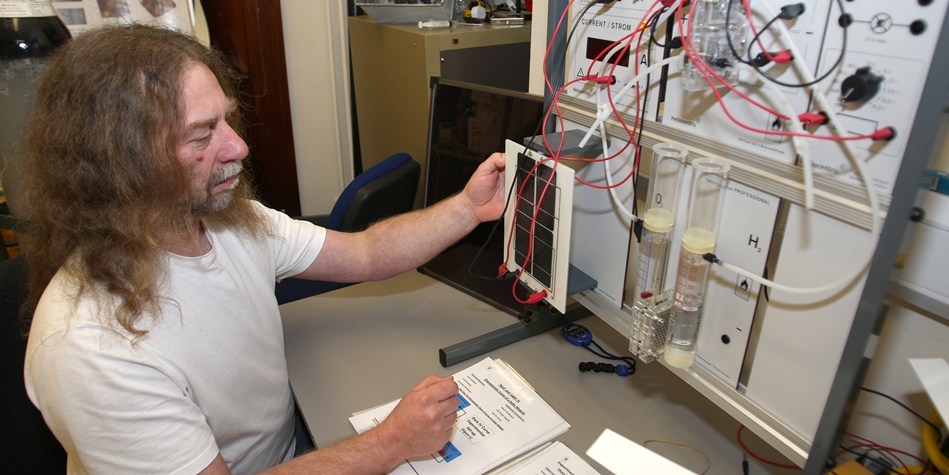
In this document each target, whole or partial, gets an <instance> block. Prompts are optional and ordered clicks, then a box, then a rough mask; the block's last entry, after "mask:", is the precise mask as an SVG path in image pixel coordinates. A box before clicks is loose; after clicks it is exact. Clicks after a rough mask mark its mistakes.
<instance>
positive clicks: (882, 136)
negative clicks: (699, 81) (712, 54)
mask: <svg viewBox="0 0 949 475" xmlns="http://www.w3.org/2000/svg"><path fill="white" fill-rule="evenodd" d="M697 5H698V3H697V2H695V3H693V4H692V7H691V9H690V11H689V18H690V20H689V23H688V29H686V28H685V26H684V24H683V20H682V15H681V12H682V9H681V8H680V9H679V12H680V15H678V23H679V30H680V31H687V32H688V33H687V34H686V35H684V38H683V41H682V43H683V47H684V48H685V52H686V55H687V56H688V57H689V60H690V61H692V62H693V63H694V64H695V65H696V69H697V70H698V71H699V73H701V74H702V76H703V77H704V78H705V80H706V82H707V83H708V85H709V88H710V89H711V91H712V94H713V95H715V98H716V100H717V102H718V105H719V107H721V108H722V111H723V112H725V115H726V116H727V117H728V118H729V120H731V121H732V122H733V123H735V125H737V126H739V127H741V128H743V129H746V130H749V131H752V132H756V133H761V134H768V135H779V136H794V137H808V138H813V139H819V140H832V141H838V142H839V141H845V140H865V139H873V140H887V139H890V138H892V136H893V130H892V128H890V127H884V128H882V129H880V130H877V131H875V132H873V133H871V134H867V135H853V136H847V137H838V136H834V135H817V134H808V133H799V132H787V131H773V130H765V129H760V128H757V127H752V126H750V125H747V124H745V123H744V122H742V121H740V120H738V119H737V118H736V117H735V116H733V115H732V114H731V111H729V109H728V107H727V106H726V105H725V102H724V100H723V99H722V95H721V93H719V92H718V88H717V87H716V86H715V83H714V82H713V81H712V79H711V78H710V77H709V75H710V74H711V75H712V76H715V77H716V78H717V79H718V80H719V81H720V82H721V83H722V84H723V85H725V86H726V87H728V88H729V89H730V90H731V91H733V92H735V93H736V94H738V95H739V96H741V97H742V98H743V99H746V100H748V101H749V102H752V103H753V104H757V102H756V101H754V100H753V99H751V98H749V97H748V96H747V95H745V94H743V93H741V92H740V91H738V90H737V89H736V88H735V87H734V86H732V85H731V84H730V83H728V81H725V80H724V79H723V78H721V76H718V74H716V73H715V71H713V70H712V69H711V66H709V65H708V63H707V62H706V61H705V59H704V58H702V57H701V55H699V54H698V51H696V50H695V45H694V44H693V43H692V20H691V18H693V15H694V13H695V8H696V6H697ZM761 107H764V106H761ZM765 110H768V111H769V112H771V113H774V114H776V115H779V116H781V117H785V118H786V117H787V116H786V115H781V114H778V113H776V112H775V111H770V109H767V108H765Z"/></svg>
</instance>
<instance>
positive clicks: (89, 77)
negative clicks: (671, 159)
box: [23, 25, 504, 474]
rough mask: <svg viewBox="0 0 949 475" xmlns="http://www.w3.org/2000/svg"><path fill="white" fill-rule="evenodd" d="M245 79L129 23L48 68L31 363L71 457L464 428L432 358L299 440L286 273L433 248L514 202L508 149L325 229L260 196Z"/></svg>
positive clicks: (261, 466) (176, 457) (372, 461)
mask: <svg viewBox="0 0 949 475" xmlns="http://www.w3.org/2000/svg"><path fill="white" fill-rule="evenodd" d="M234 84H235V80H234V77H233V75H232V73H231V71H230V70H229V69H228V67H227V66H226V65H225V63H224V62H223V61H222V59H221V57H220V56H219V55H218V54H216V53H214V52H213V51H210V50H208V49H207V48H205V47H204V46H202V45H201V44H199V43H198V42H196V41H195V40H194V39H193V38H191V37H188V36H185V35H182V34H179V33H176V32H173V31H170V30H167V29H162V28H154V27H147V26H142V25H126V26H110V27H104V28H100V29H96V30H91V31H89V32H86V33H84V34H82V35H79V36H78V37H77V38H75V39H73V40H72V41H71V42H69V43H68V44H66V45H65V46H64V47H63V48H62V49H61V50H60V51H59V52H58V53H57V57H56V59H55V60H54V62H53V63H52V64H51V65H50V67H49V69H48V71H47V72H46V74H45V75H44V77H43V79H42V80H41V83H40V84H39V86H38V90H37V103H36V107H35V112H34V116H33V117H32V119H31V121H30V123H29V124H28V125H27V127H26V129H25V132H24V137H23V154H24V159H25V165H24V170H25V181H26V183H25V184H24V188H25V190H26V192H25V194H24V201H25V203H26V205H27V206H26V210H27V218H28V221H29V226H28V230H27V234H26V236H25V237H26V239H25V242H24V245H25V255H26V258H27V264H28V268H29V272H30V276H29V279H30V292H31V295H30V301H29V303H28V309H32V310H34V316H33V321H32V326H31V329H30V336H29V343H28V348H27V357H26V367H25V378H26V385H27V392H28V394H29V396H30V398H31V400H32V401H33V402H34V404H36V406H37V407H38V408H39V409H40V410H41V411H42V413H43V417H44V418H45V420H46V422H47V424H48V425H49V426H50V428H51V429H52V431H53V433H54V434H55V435H56V437H57V438H58V439H59V441H60V442H61V443H62V444H63V446H64V447H65V449H66V451H67V453H68V454H69V458H68V465H69V467H68V469H69V472H70V473H110V474H111V473H129V472H134V473H229V472H235V473H251V472H257V471H261V470H267V469H274V470H282V471H286V472H293V471H301V472H310V473H381V472H384V471H387V470H390V469H392V468H393V467H394V466H396V465H397V464H398V463H399V462H400V461H401V460H403V459H405V458H407V457H413V456H419V455H424V454H427V453H431V452H433V451H435V450H437V449H439V448H441V447H442V445H443V444H444V443H445V442H446V441H447V440H448V437H449V435H450V432H451V429H452V426H453V423H454V413H455V408H456V407H457V398H456V397H455V395H456V394H457V391H458V387H457V385H456V384H455V383H454V381H452V380H451V378H441V377H437V376H428V377H427V378H425V380H423V381H422V382H421V383H419V384H418V385H417V386H416V387H415V388H413V389H412V390H411V391H410V392H409V393H408V394H407V395H406V396H405V397H403V398H402V401H401V403H400V404H399V405H398V407H397V408H396V409H395V410H394V411H393V412H392V414H391V415H390V416H389V418H387V419H386V420H385V421H384V422H383V423H382V424H381V425H379V426H378V427H377V428H375V429H373V430H370V431H368V432H366V433H365V434H362V435H359V436H355V437H353V438H350V439H347V440H345V441H342V442H339V443H337V444H334V445H332V446H330V447H323V448H320V449H319V450H315V451H312V452H308V453H306V454H303V455H301V456H298V457H296V458H293V457H294V452H295V450H296V447H295V441H294V429H295V427H294V403H293V399H292V394H291V392H290V387H289V382H288V378H287V367H286V361H285V359H284V348H283V333H282V327H281V322H280V314H279V311H278V308H277V304H276V299H275V297H274V294H273V291H274V282H275V280H277V279H282V278H286V277H291V276H296V277H301V278H309V279H318V280H333V281H339V282H358V281H364V280H377V279H383V278H386V277H389V276H392V275H395V274H397V273H400V272H404V271H406V270H409V269H412V268H414V267H417V266H418V265H421V264H422V263H424V262H425V261H427V260H428V259H430V258H432V257H433V256H434V255H435V254H437V253H438V252H440V251H441V250H442V249H444V248H445V247H447V246H448V245H450V244H451V243H452V242H454V241H456V240H457V239H459V238H461V237H462V236H464V235H465V234H467V233H468V232H469V231H470V230H471V229H473V228H474V227H475V226H476V225H477V224H478V223H479V222H483V221H488V220H494V219H497V218H498V217H500V215H501V212H502V210H503V205H504V191H503V167H504V157H503V156H502V155H501V154H494V155H492V156H491V157H489V158H488V159H487V160H485V162H484V163H483V164H482V165H481V166H480V167H479V168H478V170H477V171H476V172H475V174H474V176H472V178H471V179H470V181H469V182H468V185H467V186H466V188H465V190H464V191H462V192H461V193H459V194H458V195H455V196H453V197H451V198H448V199H446V200H444V201H442V202H441V203H439V204H437V205H435V206H433V207H429V208H426V209H425V210H420V211H414V212H411V213H407V214H404V215H401V216H397V217H394V218H390V219H388V220H384V221H382V222H379V223H376V224H375V225H373V226H371V227H370V228H369V229H367V230H366V231H362V232H358V233H339V232H334V231H330V230H326V229H323V228H320V227H317V226H315V225H312V224H310V223H306V222H303V221H297V220H293V219H291V218H289V217H287V216H286V215H284V214H282V213H279V212H277V211H274V210H271V209H269V208H266V207H265V206H263V205H262V204H260V203H259V202H257V201H255V200H254V197H253V194H252V192H251V190H250V186H249V181H248V180H247V179H246V177H245V174H244V168H243V166H242V164H243V160H244V158H245V157H246V156H247V154H248V148H247V145H246V144H245V143H244V141H243V140H242V138H241V136H240V134H239V130H240V117H239V110H238V109H237V107H236V101H235V94H236V91H235V86H234Z"/></svg>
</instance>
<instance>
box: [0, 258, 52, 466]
mask: <svg viewBox="0 0 949 475" xmlns="http://www.w3.org/2000/svg"><path fill="white" fill-rule="evenodd" d="M26 297H27V290H26V269H25V266H24V263H23V257H22V256H18V257H13V258H10V259H7V260H5V261H2V262H0V318H2V321H0V328H2V331H0V379H2V381H3V382H2V383H0V407H2V409H0V420H2V421H3V423H2V424H0V447H3V451H4V453H6V454H10V455H9V456H8V457H5V458H4V462H3V466H4V471H5V472H6V473H38V474H46V473H56V474H62V473H65V472H66V451H65V450H63V447H62V446H61V445H59V441H57V440H56V437H54V436H53V433H52V432H50V430H49V428H48V427H46V422H45V421H43V415H42V414H40V411H39V410H37V409H36V407H34V406H33V403H32V402H30V399H29V398H28V397H27V395H26V387H25V386H24V384H23V361H24V357H25V356H26V340H25V339H24V338H23V334H24V330H25V328H24V327H23V326H22V325H21V324H20V320H19V315H20V307H21V306H22V305H23V303H24V302H25V301H26Z"/></svg>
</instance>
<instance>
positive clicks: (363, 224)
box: [326, 153, 422, 232]
mask: <svg viewBox="0 0 949 475" xmlns="http://www.w3.org/2000/svg"><path fill="white" fill-rule="evenodd" d="M421 169H422V167H421V165H419V164H418V162H416V161H415V160H413V159H412V157H411V156H409V154H407V153H396V154H394V155H392V156H390V157H389V158H386V159H385V160H383V161H381V162H379V163H377V164H375V165H373V166H371V167H369V168H368V169H366V170H365V171H363V172H362V173H360V174H359V175H358V176H357V177H356V178H355V179H353V181H352V182H351V183H350V184H349V185H347V186H346V189H344V190H343V193H342V194H340V195H339V199H337V200H336V204H335V205H334V206H333V210H332V211H331V212H330V216H329V220H328V221H327V223H326V227H327V228H329V229H335V230H337V231H346V232H352V231H361V230H363V229H365V228H367V227H369V226H370V225H371V224H372V223H374V222H376V221H379V220H381V219H384V218H387V217H389V216H394V215H397V214H400V213H404V212H407V211H410V210H411V209H412V205H413V204H414V203H415V193H416V190H417V189H418V181H419V175H420V174H421Z"/></svg>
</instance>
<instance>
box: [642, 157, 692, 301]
mask: <svg viewBox="0 0 949 475" xmlns="http://www.w3.org/2000/svg"><path fill="white" fill-rule="evenodd" d="M652 153H653V155H652V175H651V176H650V178H649V193H648V195H647V196H646V213H645V215H643V235H642V239H640V242H639V268H638V271H637V272H638V275H637V279H636V298H638V299H646V298H649V297H651V296H653V295H655V294H658V293H660V292H662V287H663V285H664V284H665V277H666V263H667V262H668V260H669V243H670V241H671V239H670V238H671V236H672V230H673V228H674V227H675V219H676V212H677V210H676V202H677V199H678V197H679V188H680V187H681V185H682V173H683V171H684V170H685V157H686V156H687V155H688V154H689V151H688V150H686V149H685V148H684V147H682V146H679V145H675V144H670V143H658V144H656V145H654V146H653V148H652Z"/></svg>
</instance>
